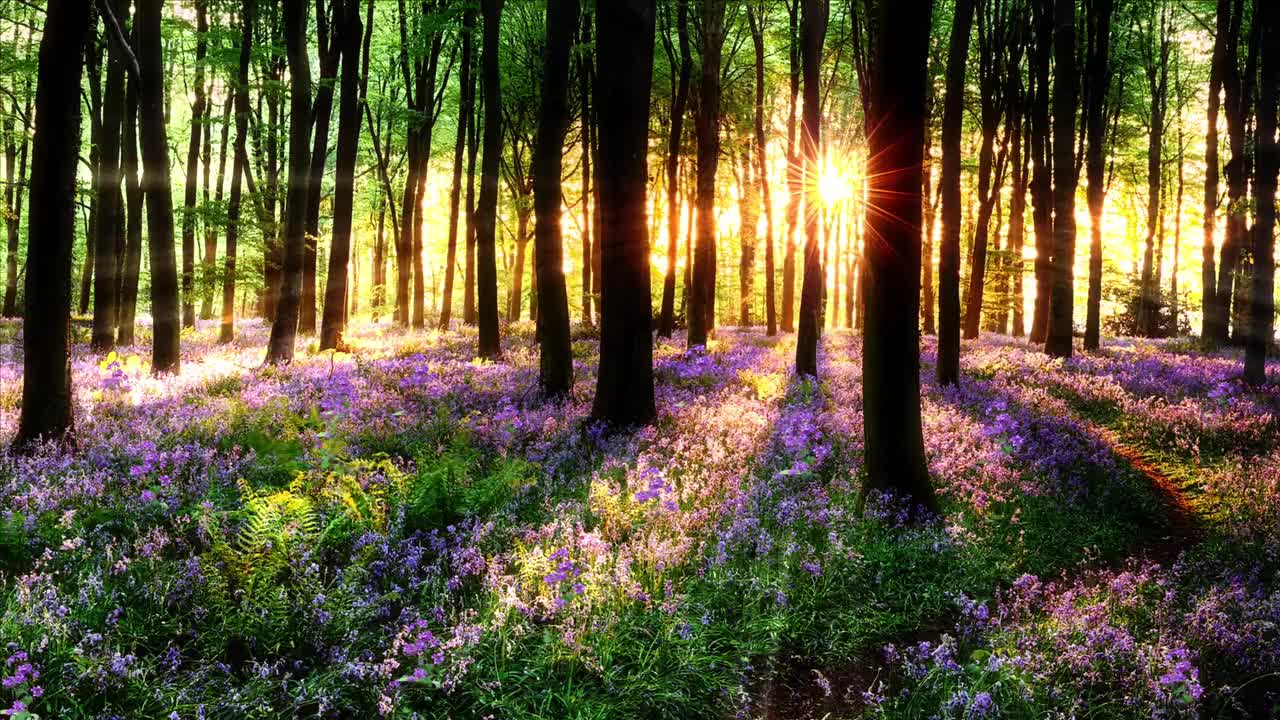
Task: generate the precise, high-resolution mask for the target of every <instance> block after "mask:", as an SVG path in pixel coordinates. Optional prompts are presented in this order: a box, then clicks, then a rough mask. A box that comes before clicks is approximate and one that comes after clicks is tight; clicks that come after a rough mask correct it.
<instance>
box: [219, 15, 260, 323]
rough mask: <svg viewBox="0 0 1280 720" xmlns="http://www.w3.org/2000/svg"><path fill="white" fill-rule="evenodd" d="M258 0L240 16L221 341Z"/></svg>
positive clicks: (230, 302) (231, 292)
mask: <svg viewBox="0 0 1280 720" xmlns="http://www.w3.org/2000/svg"><path fill="white" fill-rule="evenodd" d="M256 14H257V0H243V5H242V9H241V15H240V26H241V27H240V68H239V70H238V71H237V75H236V87H235V108H236V139H235V149H234V151H233V156H234V157H233V159H232V161H231V195H230V197H229V198H228V199H227V251H226V260H225V265H224V268H223V275H222V327H221V329H220V332H219V335H218V341H219V342H224V343H228V342H231V341H232V340H233V339H235V320H236V318H235V314H236V254H237V252H238V248H237V245H238V243H239V239H240V202H241V180H242V177H243V175H244V172H245V165H246V164H247V163H248V159H249V158H248V152H247V150H246V148H245V140H246V136H247V135H248V131H249V61H250V58H251V57H252V54H253V23H254V17H255V16H256Z"/></svg>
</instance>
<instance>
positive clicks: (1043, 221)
mask: <svg viewBox="0 0 1280 720" xmlns="http://www.w3.org/2000/svg"><path fill="white" fill-rule="evenodd" d="M1053 7H1054V6H1053V4H1052V3H1051V2H1049V1H1048V0H1046V1H1045V2H1040V3H1033V4H1032V12H1033V15H1034V16H1035V25H1036V29H1035V51H1034V52H1033V53H1032V56H1031V74H1032V98H1033V99H1032V102H1031V113H1030V118H1029V120H1030V128H1031V203H1032V218H1033V220H1034V225H1035V233H1036V262H1035V281H1036V300H1035V305H1034V307H1033V310H1032V314H1031V335H1030V340H1031V342H1032V343H1035V344H1037V345H1039V344H1041V343H1043V342H1044V341H1045V336H1046V335H1047V334H1048V331H1049V295H1050V290H1051V287H1052V278H1053V267H1052V257H1053V181H1052V177H1053V143H1052V137H1051V126H1050V123H1049V66H1050V59H1051V57H1052V53H1053V37H1054V25H1053Z"/></svg>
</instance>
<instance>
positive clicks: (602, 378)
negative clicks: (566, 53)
mask: <svg viewBox="0 0 1280 720" xmlns="http://www.w3.org/2000/svg"><path fill="white" fill-rule="evenodd" d="M654 11H655V0H627V2H616V3H615V2H610V3H600V4H599V5H598V6H597V8H596V62H597V64H598V67H597V72H598V73H599V77H601V78H609V82H600V83H597V85H596V102H595V105H596V111H597V113H598V115H597V117H598V118H599V130H600V155H599V163H598V164H597V168H598V170H599V173H598V174H597V178H598V186H597V187H598V188H599V192H600V196H599V207H600V212H601V224H600V227H601V229H602V231H603V236H601V235H597V236H596V237H597V238H598V240H599V242H600V245H601V251H600V254H601V259H600V269H601V272H603V273H604V277H603V278H601V282H600V291H601V297H600V371H599V375H598V378H597V383H596V395H595V400H594V402H593V403H592V407H591V416H592V418H594V419H596V420H601V421H604V422H605V423H608V424H609V425H611V426H614V427H625V426H634V425H647V424H649V423H652V422H653V421H654V419H655V417H656V415H657V412H656V409H655V408H654V397H653V394H654V393H653V334H652V332H651V327H652V326H651V323H652V319H653V316H652V312H653V311H652V308H651V306H650V302H651V298H650V291H649V228H648V225H647V211H646V207H645V205H646V201H645V192H646V184H647V183H648V166H647V153H646V148H647V146H648V139H649V92H650V89H651V86H652V80H653V43H654V18H655V12H654Z"/></svg>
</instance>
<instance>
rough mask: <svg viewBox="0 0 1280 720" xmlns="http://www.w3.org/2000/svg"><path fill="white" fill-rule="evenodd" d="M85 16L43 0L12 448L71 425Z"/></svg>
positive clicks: (81, 8) (81, 10)
mask: <svg viewBox="0 0 1280 720" xmlns="http://www.w3.org/2000/svg"><path fill="white" fill-rule="evenodd" d="M143 1H144V2H145V1H146V0H143ZM89 23H90V10H89V2H88V0H49V4H48V8H47V12H46V14H45V23H44V33H43V36H42V38H41V40H40V59H39V69H38V73H39V75H38V80H37V87H36V117H37V118H38V120H37V123H36V128H35V139H34V141H33V149H32V162H31V208H30V213H29V216H28V220H27V276H26V293H25V294H26V304H25V311H24V315H23V328H24V330H23V333H22V350H23V361H22V362H23V383H22V413H21V416H20V417H19V420H18V434H17V436H16V437H15V438H14V447H15V448H17V449H19V450H21V449H23V448H26V447H31V446H33V445H34V443H35V441H37V440H41V439H46V440H56V439H62V438H64V437H67V436H69V435H70V434H71V433H72V432H73V431H74V427H75V425H74V417H73V404H72V396H71V328H70V320H71V273H72V267H71V265H72V260H71V258H72V244H73V242H74V239H75V192H76V161H77V158H78V155H79V149H80V143H79V138H80V78H81V72H82V70H83V68H82V65H81V63H80V58H81V57H82V53H81V48H83V47H84V42H85V38H86V36H87V35H88V33H89Z"/></svg>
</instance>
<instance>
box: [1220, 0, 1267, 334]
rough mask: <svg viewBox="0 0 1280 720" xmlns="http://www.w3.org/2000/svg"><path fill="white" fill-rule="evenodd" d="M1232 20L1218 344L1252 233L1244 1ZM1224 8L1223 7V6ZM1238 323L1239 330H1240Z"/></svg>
mask: <svg viewBox="0 0 1280 720" xmlns="http://www.w3.org/2000/svg"><path fill="white" fill-rule="evenodd" d="M1232 4H1233V6H1234V7H1233V8H1232V10H1231V18H1230V21H1229V28H1230V31H1229V32H1228V35H1227V37H1228V41H1227V44H1226V47H1225V52H1224V57H1223V63H1222V71H1223V72H1222V85H1223V89H1224V90H1225V93H1224V95H1225V100H1226V102H1225V106H1226V107H1225V109H1226V113H1225V115H1226V120H1227V141H1228V145H1229V147H1230V149H1231V160H1229V161H1228V162H1227V164H1226V166H1225V168H1224V169H1225V171H1226V175H1227V234H1226V237H1225V238H1224V239H1223V241H1222V250H1221V254H1220V257H1219V260H1220V262H1219V264H1218V282H1217V287H1216V290H1217V303H1216V305H1215V308H1214V314H1215V317H1214V332H1215V337H1214V338H1212V339H1213V340H1214V341H1216V342H1218V343H1225V342H1227V340H1228V339H1229V336H1230V332H1229V328H1230V325H1231V310H1232V301H1233V300H1234V299H1235V294H1236V290H1237V288H1236V275H1237V273H1238V271H1239V264H1240V255H1241V250H1242V249H1243V248H1244V245H1245V243H1246V242H1247V237H1248V233H1249V227H1248V209H1247V208H1246V207H1245V205H1246V202H1245V195H1246V193H1247V192H1248V181H1249V179H1248V173H1247V169H1246V167H1245V166H1246V163H1247V162H1248V160H1247V158H1246V156H1245V152H1246V148H1245V137H1246V124H1247V121H1248V115H1249V109H1250V105H1251V102H1250V101H1251V98H1250V95H1251V89H1252V74H1253V73H1252V72H1251V71H1250V70H1251V68H1252V65H1253V60H1252V58H1253V56H1254V55H1253V54H1254V52H1255V48H1256V43H1251V44H1249V45H1248V48H1247V53H1248V57H1249V59H1248V60H1247V61H1246V65H1247V66H1249V68H1248V69H1246V72H1245V73H1243V76H1242V73H1241V72H1240V67H1239V61H1240V52H1239V50H1240V48H1239V45H1240V42H1241V41H1242V39H1243V38H1242V32H1243V22H1244V3H1243V0H1234V2H1233V3H1232ZM1219 9H1220V10H1221V8H1219ZM1238 329H1239V328H1238V326H1237V330H1238Z"/></svg>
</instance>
